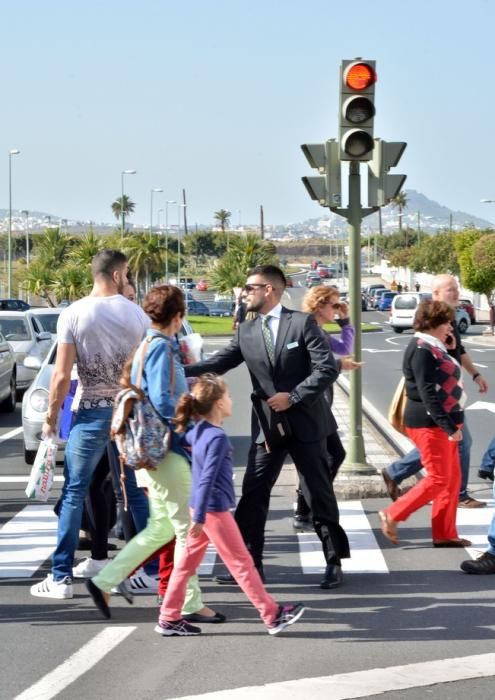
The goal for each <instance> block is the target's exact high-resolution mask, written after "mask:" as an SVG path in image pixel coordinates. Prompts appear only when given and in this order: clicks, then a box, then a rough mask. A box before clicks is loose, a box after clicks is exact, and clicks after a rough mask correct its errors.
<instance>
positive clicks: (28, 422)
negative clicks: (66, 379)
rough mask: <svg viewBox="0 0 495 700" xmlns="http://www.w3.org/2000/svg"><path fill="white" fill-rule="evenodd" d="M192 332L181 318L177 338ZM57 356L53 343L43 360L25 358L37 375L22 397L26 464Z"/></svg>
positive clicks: (38, 429) (38, 433) (32, 455)
mask: <svg viewBox="0 0 495 700" xmlns="http://www.w3.org/2000/svg"><path fill="white" fill-rule="evenodd" d="M192 332H193V329H192V328H191V326H190V324H189V321H187V320H186V319H183V320H182V327H181V329H180V331H179V339H180V338H181V337H182V336H185V335H190V334H191V333H192ZM56 357H57V344H56V343H54V344H53V346H52V349H51V351H50V352H49V354H48V355H47V357H46V358H45V360H44V361H43V362H40V361H39V360H37V359H36V358H34V357H30V358H28V359H26V363H27V365H28V366H29V367H31V368H32V369H33V370H34V371H37V372H38V373H37V375H36V377H35V379H34V381H33V383H32V384H31V386H30V387H29V389H28V390H27V391H26V392H25V394H24V397H23V399H22V428H23V436H24V460H25V461H26V463H27V464H33V462H34V458H35V457H36V452H37V450H38V446H39V443H40V440H41V428H42V427H43V421H44V420H45V415H46V411H47V408H48V389H49V387H50V380H51V378H52V374H53V370H54V368H55V359H56ZM64 447H65V440H61V439H59V451H58V453H57V459H60V458H62V457H63V450H64Z"/></svg>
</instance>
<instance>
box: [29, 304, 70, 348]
mask: <svg viewBox="0 0 495 700" xmlns="http://www.w3.org/2000/svg"><path fill="white" fill-rule="evenodd" d="M63 310H64V307H62V308H60V307H57V308H55V309H54V308H51V307H49V306H46V307H39V308H38V307H34V308H32V309H31V313H32V314H33V316H34V318H35V319H36V320H37V321H38V323H39V324H40V325H41V326H42V328H43V330H44V331H48V333H51V334H52V339H53V340H56V339H57V323H58V319H59V316H60V314H61V313H62V311H63Z"/></svg>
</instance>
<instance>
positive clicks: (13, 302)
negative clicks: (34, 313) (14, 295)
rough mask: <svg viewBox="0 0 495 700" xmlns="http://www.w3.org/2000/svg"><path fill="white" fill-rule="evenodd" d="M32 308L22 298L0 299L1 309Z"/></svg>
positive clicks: (20, 309)
mask: <svg viewBox="0 0 495 700" xmlns="http://www.w3.org/2000/svg"><path fill="white" fill-rule="evenodd" d="M30 308H31V306H30V305H29V304H28V303H27V302H26V301H22V299H0V311H27V310H28V309H30Z"/></svg>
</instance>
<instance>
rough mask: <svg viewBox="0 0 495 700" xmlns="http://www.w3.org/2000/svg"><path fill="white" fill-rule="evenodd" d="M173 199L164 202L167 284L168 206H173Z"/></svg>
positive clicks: (166, 279) (166, 278)
mask: <svg viewBox="0 0 495 700" xmlns="http://www.w3.org/2000/svg"><path fill="white" fill-rule="evenodd" d="M175 203H176V202H175V199H168V200H167V201H166V202H165V281H166V283H167V284H168V205H169V204H175Z"/></svg>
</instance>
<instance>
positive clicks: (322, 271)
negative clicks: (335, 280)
mask: <svg viewBox="0 0 495 700" xmlns="http://www.w3.org/2000/svg"><path fill="white" fill-rule="evenodd" d="M316 272H317V273H318V274H319V275H320V277H321V278H322V279H331V278H332V277H333V272H332V271H331V269H330V268H329V267H327V266H326V265H318V267H317V268H316Z"/></svg>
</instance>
